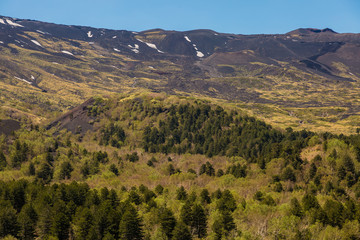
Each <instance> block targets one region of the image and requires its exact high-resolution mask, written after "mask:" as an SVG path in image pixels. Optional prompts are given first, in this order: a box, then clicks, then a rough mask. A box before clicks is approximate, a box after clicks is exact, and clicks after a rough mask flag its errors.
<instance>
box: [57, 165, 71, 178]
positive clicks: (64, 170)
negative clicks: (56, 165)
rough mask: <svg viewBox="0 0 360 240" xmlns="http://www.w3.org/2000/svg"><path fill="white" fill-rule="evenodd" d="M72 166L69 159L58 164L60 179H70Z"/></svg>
mask: <svg viewBox="0 0 360 240" xmlns="http://www.w3.org/2000/svg"><path fill="white" fill-rule="evenodd" d="M73 170H74V168H73V167H72V166H71V163H70V162H69V161H66V162H63V163H62V164H61V166H60V176H59V177H60V179H70V178H71V172H72V171H73Z"/></svg>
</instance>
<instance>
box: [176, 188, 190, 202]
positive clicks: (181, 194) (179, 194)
mask: <svg viewBox="0 0 360 240" xmlns="http://www.w3.org/2000/svg"><path fill="white" fill-rule="evenodd" d="M176 199H177V200H186V199H187V193H186V190H185V188H184V187H183V186H181V187H180V188H178V190H177V191H176Z"/></svg>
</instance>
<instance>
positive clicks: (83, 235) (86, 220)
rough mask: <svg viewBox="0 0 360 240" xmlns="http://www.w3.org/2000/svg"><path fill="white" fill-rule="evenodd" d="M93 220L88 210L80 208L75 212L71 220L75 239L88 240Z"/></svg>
mask: <svg viewBox="0 0 360 240" xmlns="http://www.w3.org/2000/svg"><path fill="white" fill-rule="evenodd" d="M93 221H94V218H93V216H92V214H91V212H90V210H89V209H88V208H84V207H80V208H78V209H77V210H76V214H75V216H74V220H73V225H74V227H73V229H74V235H75V238H76V239H83V240H86V239H88V238H87V237H88V236H89V232H90V229H91V228H92V226H93Z"/></svg>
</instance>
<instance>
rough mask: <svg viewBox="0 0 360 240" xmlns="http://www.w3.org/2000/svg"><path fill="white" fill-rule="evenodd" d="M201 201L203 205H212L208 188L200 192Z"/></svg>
mask: <svg viewBox="0 0 360 240" xmlns="http://www.w3.org/2000/svg"><path fill="white" fill-rule="evenodd" d="M200 201H201V203H203V204H210V203H211V198H210V194H209V191H208V190H207V189H206V188H204V189H203V190H202V191H201V192H200Z"/></svg>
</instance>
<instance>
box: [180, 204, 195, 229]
mask: <svg viewBox="0 0 360 240" xmlns="http://www.w3.org/2000/svg"><path fill="white" fill-rule="evenodd" d="M191 208H192V204H191V202H190V201H189V200H187V201H186V202H185V204H184V205H183V206H182V208H181V210H180V221H182V222H184V223H185V224H187V225H190V224H191V221H192V212H191Z"/></svg>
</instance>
